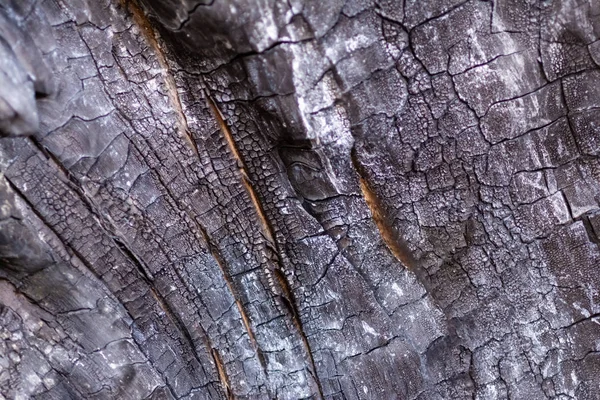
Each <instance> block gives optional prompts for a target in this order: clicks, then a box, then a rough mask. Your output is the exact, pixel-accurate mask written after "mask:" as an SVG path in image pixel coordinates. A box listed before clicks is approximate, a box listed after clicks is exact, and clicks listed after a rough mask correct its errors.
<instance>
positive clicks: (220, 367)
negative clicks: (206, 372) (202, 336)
mask: <svg viewBox="0 0 600 400" xmlns="http://www.w3.org/2000/svg"><path fill="white" fill-rule="evenodd" d="M211 354H212V357H213V360H214V362H215V366H216V367H217V372H218V374H219V380H220V381H221V386H223V389H224V390H225V396H226V397H227V399H228V400H233V399H235V397H234V395H233V392H232V391H231V385H230V383H229V377H228V376H227V372H226V370H225V365H224V364H223V360H222V359H221V355H220V354H219V351H218V350H217V349H214V348H213V349H212V351H211Z"/></svg>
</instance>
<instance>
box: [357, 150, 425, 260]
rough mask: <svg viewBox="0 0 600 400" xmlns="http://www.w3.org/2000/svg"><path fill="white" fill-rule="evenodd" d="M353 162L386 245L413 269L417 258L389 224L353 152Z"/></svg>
mask: <svg viewBox="0 0 600 400" xmlns="http://www.w3.org/2000/svg"><path fill="white" fill-rule="evenodd" d="M352 163H353V165H354V168H355V170H356V171H357V174H358V181H359V184H360V190H361V192H362V195H363V197H364V199H365V202H366V203H367V206H368V207H369V210H370V211H371V215H372V216H373V221H374V222H375V225H376V226H377V229H378V230H379V234H380V235H381V238H382V239H383V242H384V243H385V245H386V247H387V248H388V250H389V251H390V253H392V255H393V256H394V257H395V258H396V259H397V260H398V261H400V263H401V264H403V265H404V266H406V267H407V268H409V269H411V270H413V269H414V268H415V259H414V257H413V256H412V254H411V253H410V251H409V250H408V248H407V247H406V245H405V244H403V243H402V242H401V241H400V239H399V238H398V235H397V234H396V232H394V230H393V228H392V227H391V226H390V225H389V223H388V221H387V218H386V216H385V212H384V210H383V209H382V207H381V203H380V201H379V198H378V197H377V195H376V194H375V192H374V191H373V190H372V189H371V186H370V185H369V182H368V181H367V180H366V179H365V177H364V176H363V171H362V166H361V165H360V163H359V161H358V160H357V158H356V155H355V154H354V151H353V152H352Z"/></svg>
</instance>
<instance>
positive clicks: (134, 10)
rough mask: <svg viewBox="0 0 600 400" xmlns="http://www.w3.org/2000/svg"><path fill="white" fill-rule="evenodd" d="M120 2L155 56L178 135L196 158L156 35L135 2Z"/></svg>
mask: <svg viewBox="0 0 600 400" xmlns="http://www.w3.org/2000/svg"><path fill="white" fill-rule="evenodd" d="M120 2H121V4H122V5H123V7H124V8H126V9H128V10H129V12H130V13H131V15H132V17H133V21H134V22H135V24H136V25H137V26H138V28H139V29H140V31H141V33H142V35H143V36H144V37H145V38H146V41H147V42H148V45H149V46H150V47H151V48H152V49H153V50H154V53H155V54H156V59H157V61H158V64H159V66H160V69H161V72H162V76H163V79H164V82H165V89H166V91H167V96H168V97H169V101H170V103H171V105H172V106H173V111H175V116H176V120H177V130H178V131H179V135H180V136H181V137H182V138H183V139H184V140H185V141H186V142H187V144H188V145H189V147H190V149H191V150H192V151H193V152H194V153H195V154H196V156H198V149H197V148H196V143H195V141H194V139H193V137H192V134H191V132H190V129H189V127H188V123H187V118H186V116H185V113H184V112H183V106H182V104H181V98H180V97H179V92H178V91H177V84H176V83H175V78H174V77H173V74H171V69H170V67H169V63H168V61H167V57H166V56H165V51H164V50H163V48H162V46H161V44H160V42H159V36H158V34H157V33H156V31H155V30H154V28H153V27H152V24H151V23H150V21H149V20H148V17H146V15H145V13H144V10H143V9H142V8H141V7H140V6H139V5H138V4H137V1H135V0H120Z"/></svg>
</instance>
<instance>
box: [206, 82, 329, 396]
mask: <svg viewBox="0 0 600 400" xmlns="http://www.w3.org/2000/svg"><path fill="white" fill-rule="evenodd" d="M205 96H206V102H207V105H208V107H209V109H210V110H211V111H212V114H213V116H214V118H215V119H216V120H217V123H218V125H219V129H220V130H221V133H222V134H223V136H224V138H225V141H226V142H227V145H228V147H229V149H230V151H231V154H232V155H233V157H234V159H235V160H236V162H237V164H238V168H239V171H240V174H241V180H242V184H243V186H244V188H245V189H246V191H247V192H248V195H249V197H250V200H251V201H252V204H253V205H254V209H255V210H256V214H257V216H258V219H259V221H260V223H261V227H262V231H263V233H264V234H265V238H266V239H267V242H268V244H269V245H271V246H272V247H273V248H274V249H275V250H274V251H273V253H274V255H275V259H274V260H273V261H274V262H275V265H276V267H275V268H266V269H265V273H266V275H267V278H268V280H269V284H270V285H271V289H272V290H274V292H275V294H276V295H277V297H278V298H279V300H280V302H281V303H282V305H283V306H284V308H285V309H286V311H287V314H288V315H289V316H290V318H291V320H292V323H293V325H294V328H295V330H296V331H297V333H298V335H299V336H300V339H301V341H302V344H303V346H304V348H305V350H306V353H307V358H308V363H309V373H310V375H311V376H312V377H313V379H314V382H315V385H316V391H317V393H318V395H319V398H321V399H323V398H324V396H323V390H322V386H321V382H320V381H319V378H318V375H317V370H316V364H315V361H314V358H313V354H312V350H311V348H310V344H309V342H308V338H307V337H306V333H305V332H304V328H303V326H302V321H301V320H300V315H299V313H298V307H297V304H296V301H295V299H294V296H293V293H292V291H291V289H290V286H289V283H288V281H287V278H286V277H285V274H284V272H283V262H282V261H281V256H280V252H279V249H278V246H277V242H276V241H275V235H274V233H273V228H272V227H271V224H270V223H269V220H268V219H267V217H266V214H265V212H264V209H263V207H262V204H261V202H260V199H259V197H258V194H257V193H256V190H255V189H254V187H253V186H252V183H251V180H250V178H249V174H248V171H247V167H246V164H245V162H244V159H243V158H242V156H241V155H240V152H239V150H238V147H237V144H236V142H235V139H234V138H233V135H232V134H231V131H230V129H229V126H228V125H227V123H226V122H225V118H224V116H223V113H222V112H221V110H220V109H219V108H218V106H217V104H216V103H215V101H214V100H213V99H212V97H211V96H210V93H209V92H208V91H205ZM268 248H269V246H268V245H267V249H268ZM273 277H274V278H275V279H273ZM275 285H276V286H275Z"/></svg>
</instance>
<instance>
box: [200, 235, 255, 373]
mask: <svg viewBox="0 0 600 400" xmlns="http://www.w3.org/2000/svg"><path fill="white" fill-rule="evenodd" d="M197 226H198V229H199V230H200V233H201V234H202V237H203V239H204V241H205V242H206V245H207V247H208V251H209V252H210V254H211V255H212V257H213V259H214V260H215V262H216V263H217V265H218V266H219V269H220V270H221V274H222V275H223V280H224V281H225V283H226V285H227V288H228V289H229V292H230V293H231V296H232V297H233V299H234V301H235V305H236V307H237V309H238V311H239V313H240V316H241V320H242V324H243V325H244V328H245V330H246V332H247V333H248V338H249V340H250V344H251V345H252V347H253V348H254V351H255V352H256V358H257V359H258V362H259V363H260V365H261V367H262V369H263V371H264V372H265V375H266V373H267V366H266V361H265V356H264V354H263V352H262V350H261V348H260V346H259V345H258V342H257V340H256V336H255V335H254V330H253V329H252V325H251V321H250V317H249V316H248V313H247V312H246V309H245V307H244V305H243V303H242V301H241V300H240V296H239V294H238V292H237V290H236V288H235V284H234V282H233V279H232V278H231V276H230V274H229V271H228V270H227V266H226V262H225V260H224V258H223V256H222V255H221V252H220V251H219V249H218V248H217V246H216V245H215V244H214V243H213V241H212V239H211V238H210V236H209V235H208V232H207V231H206V228H204V227H203V226H202V225H200V224H199V223H197Z"/></svg>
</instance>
